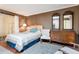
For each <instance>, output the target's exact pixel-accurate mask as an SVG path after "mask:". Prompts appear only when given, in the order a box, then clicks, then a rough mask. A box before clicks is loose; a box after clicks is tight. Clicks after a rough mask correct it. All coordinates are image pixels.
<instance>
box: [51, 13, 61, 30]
mask: <svg viewBox="0 0 79 59" xmlns="http://www.w3.org/2000/svg"><path fill="white" fill-rule="evenodd" d="M55 16H59V29H54V28H53V20H54V19H53V17H55ZM60 26H61V25H60V14H59V13H54V14H53V15H52V30H53V31H59V30H60Z"/></svg>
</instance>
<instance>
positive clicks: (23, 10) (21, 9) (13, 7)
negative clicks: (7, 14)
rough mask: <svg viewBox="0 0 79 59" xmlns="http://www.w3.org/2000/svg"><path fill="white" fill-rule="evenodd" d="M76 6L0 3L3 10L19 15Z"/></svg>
mask: <svg viewBox="0 0 79 59" xmlns="http://www.w3.org/2000/svg"><path fill="white" fill-rule="evenodd" d="M72 6H76V5H75V4H0V8H1V9H3V10H7V11H11V12H14V13H17V14H20V15H24V16H30V15H35V14H39V13H44V12H49V11H54V10H58V9H63V8H68V7H72Z"/></svg>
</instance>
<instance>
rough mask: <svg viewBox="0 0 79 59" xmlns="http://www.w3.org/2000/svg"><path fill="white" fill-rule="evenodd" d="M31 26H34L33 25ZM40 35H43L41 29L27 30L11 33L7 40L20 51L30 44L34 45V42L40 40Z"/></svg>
mask: <svg viewBox="0 0 79 59" xmlns="http://www.w3.org/2000/svg"><path fill="white" fill-rule="evenodd" d="M29 28H30V27H29ZM31 28H33V26H32V27H31ZM29 30H30V29H29ZM40 37H41V31H40V30H38V31H36V32H30V31H26V32H21V33H16V34H9V35H7V37H6V38H5V41H6V42H7V43H8V44H9V46H11V47H12V48H15V49H16V50H17V51H19V52H20V51H22V50H23V49H24V47H25V46H26V48H27V47H28V46H30V45H32V43H33V42H36V41H38V39H39V38H40Z"/></svg>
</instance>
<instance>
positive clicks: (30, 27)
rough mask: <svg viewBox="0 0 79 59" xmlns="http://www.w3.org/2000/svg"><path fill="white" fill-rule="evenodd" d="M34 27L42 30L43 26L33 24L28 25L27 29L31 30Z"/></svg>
mask: <svg viewBox="0 0 79 59" xmlns="http://www.w3.org/2000/svg"><path fill="white" fill-rule="evenodd" d="M32 28H37V29H38V30H42V29H43V26H42V25H31V26H28V27H27V28H26V29H27V30H30V29H32Z"/></svg>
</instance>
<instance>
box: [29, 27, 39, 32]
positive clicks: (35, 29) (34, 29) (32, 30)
mask: <svg viewBox="0 0 79 59" xmlns="http://www.w3.org/2000/svg"><path fill="white" fill-rule="evenodd" d="M37 31H38V29H37V28H32V29H30V32H33V33H35V32H37Z"/></svg>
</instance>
